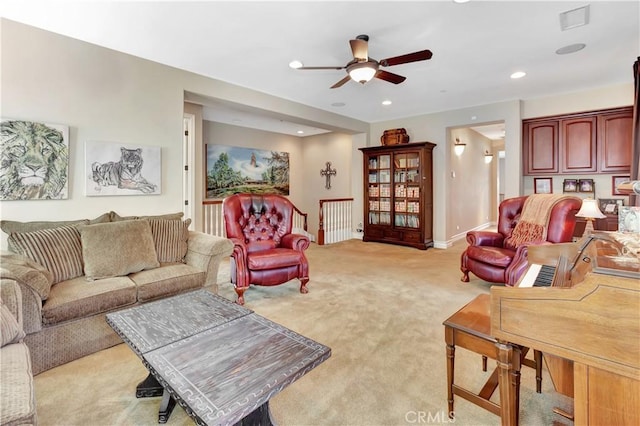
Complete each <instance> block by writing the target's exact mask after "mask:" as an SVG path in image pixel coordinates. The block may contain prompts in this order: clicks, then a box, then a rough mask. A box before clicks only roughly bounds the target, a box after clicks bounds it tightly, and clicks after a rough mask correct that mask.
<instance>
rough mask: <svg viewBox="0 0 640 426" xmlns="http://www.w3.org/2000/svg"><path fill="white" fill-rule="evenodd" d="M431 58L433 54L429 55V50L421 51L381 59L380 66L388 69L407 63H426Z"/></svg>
mask: <svg viewBox="0 0 640 426" xmlns="http://www.w3.org/2000/svg"><path fill="white" fill-rule="evenodd" d="M432 56H433V53H431V51H430V50H421V51H419V52H413V53H407V54H406V55H400V56H394V57H393V58H387V59H383V60H381V61H380V65H382V66H383V67H390V66H392V65H400V64H408V63H409V62H417V61H426V60H427V59H431V57H432Z"/></svg>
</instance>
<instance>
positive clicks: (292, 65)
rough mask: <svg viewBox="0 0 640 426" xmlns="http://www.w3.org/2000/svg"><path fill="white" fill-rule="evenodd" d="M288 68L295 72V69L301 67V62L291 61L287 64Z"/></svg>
mask: <svg viewBox="0 0 640 426" xmlns="http://www.w3.org/2000/svg"><path fill="white" fill-rule="evenodd" d="M289 66H290V67H291V68H293V69H294V70H295V69H298V68H300V67H302V62H300V61H297V60H296V61H291V62H289Z"/></svg>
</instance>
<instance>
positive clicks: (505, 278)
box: [460, 196, 582, 286]
mask: <svg viewBox="0 0 640 426" xmlns="http://www.w3.org/2000/svg"><path fill="white" fill-rule="evenodd" d="M526 199H527V196H524V197H517V198H509V199H506V200H504V201H502V203H500V207H499V211H498V229H497V232H491V231H470V232H467V242H468V243H469V246H468V247H467V249H466V250H465V251H464V252H463V253H462V256H461V259H460V270H461V271H462V274H463V275H462V278H461V281H464V282H469V272H473V273H474V274H475V275H476V276H478V277H479V278H481V279H483V280H485V281H489V282H492V283H504V284H505V285H507V286H513V285H515V284H516V283H517V281H518V279H519V278H520V276H521V275H522V274H523V273H524V272H525V271H526V269H527V266H528V263H527V247H528V245H527V244H522V245H520V246H518V247H513V246H510V245H509V242H508V241H507V238H508V237H509V236H511V233H512V232H513V229H514V228H515V227H516V224H517V223H518V220H519V219H520V214H521V213H522V208H523V207H524V203H525V200H526ZM581 204H582V202H581V200H580V199H579V198H577V197H575V198H567V199H563V200H560V201H559V202H557V203H556V204H555V205H554V206H553V209H552V210H551V213H550V216H549V226H548V228H547V239H546V241H543V242H533V243H532V244H554V243H566V242H571V241H572V238H573V230H574V228H575V224H576V218H575V215H576V213H577V212H578V210H580V206H581Z"/></svg>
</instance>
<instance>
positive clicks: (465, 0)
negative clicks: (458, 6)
mask: <svg viewBox="0 0 640 426" xmlns="http://www.w3.org/2000/svg"><path fill="white" fill-rule="evenodd" d="M453 2H454V3H468V2H469V0H453Z"/></svg>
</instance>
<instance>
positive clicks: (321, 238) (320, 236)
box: [318, 200, 325, 246]
mask: <svg viewBox="0 0 640 426" xmlns="http://www.w3.org/2000/svg"><path fill="white" fill-rule="evenodd" d="M324 201H325V200H320V212H319V215H320V216H319V218H318V219H319V220H318V245H319V246H323V245H324V212H323V209H324Z"/></svg>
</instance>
